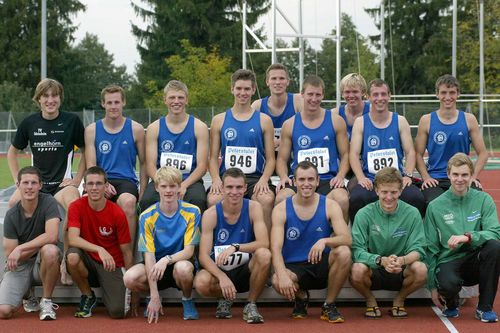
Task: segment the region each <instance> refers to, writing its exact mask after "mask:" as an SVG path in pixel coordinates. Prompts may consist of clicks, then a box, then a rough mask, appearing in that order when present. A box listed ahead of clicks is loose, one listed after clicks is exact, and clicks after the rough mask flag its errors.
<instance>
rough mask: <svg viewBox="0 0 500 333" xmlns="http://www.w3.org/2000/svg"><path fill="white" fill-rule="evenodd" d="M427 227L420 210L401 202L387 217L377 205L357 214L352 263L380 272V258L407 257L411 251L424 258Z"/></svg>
mask: <svg viewBox="0 0 500 333" xmlns="http://www.w3.org/2000/svg"><path fill="white" fill-rule="evenodd" d="M424 247H425V239H424V226H423V222H422V218H421V217H420V213H419V212H418V210H417V209H416V208H415V207H413V206H411V205H409V204H407V203H405V202H403V201H401V200H399V201H398V207H397V209H396V211H394V212H393V213H386V212H385V211H384V210H382V208H381V207H380V203H379V202H378V201H376V202H373V203H371V204H368V205H366V206H365V207H363V208H362V209H360V210H359V211H358V213H357V214H356V217H355V219H354V224H353V227H352V257H353V258H352V259H353V262H359V263H363V264H365V265H367V266H368V267H370V268H378V266H377V264H376V263H375V259H376V258H377V256H379V255H380V256H383V257H387V256H390V255H391V254H395V255H397V256H398V257H399V256H404V255H406V254H408V253H410V252H412V251H416V252H418V253H419V254H420V260H421V261H423V260H424V256H425V248H424Z"/></svg>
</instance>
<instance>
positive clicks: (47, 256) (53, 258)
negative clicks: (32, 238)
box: [40, 244, 60, 264]
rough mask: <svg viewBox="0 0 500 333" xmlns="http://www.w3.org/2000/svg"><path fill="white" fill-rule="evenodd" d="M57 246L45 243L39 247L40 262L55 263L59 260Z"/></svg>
mask: <svg viewBox="0 0 500 333" xmlns="http://www.w3.org/2000/svg"><path fill="white" fill-rule="evenodd" d="M59 254H60V252H59V248H58V247H57V246H55V245H54V244H46V245H44V246H42V248H41V249H40V256H41V258H42V263H45V264H55V263H57V262H59V259H60V258H59Z"/></svg>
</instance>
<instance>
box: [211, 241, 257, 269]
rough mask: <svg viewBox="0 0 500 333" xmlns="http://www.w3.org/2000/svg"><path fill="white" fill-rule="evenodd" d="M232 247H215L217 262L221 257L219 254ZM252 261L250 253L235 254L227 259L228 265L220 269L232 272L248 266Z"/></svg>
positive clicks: (225, 264)
mask: <svg viewBox="0 0 500 333" xmlns="http://www.w3.org/2000/svg"><path fill="white" fill-rule="evenodd" d="M229 246H231V245H220V246H214V255H215V260H216V261H217V258H218V257H219V254H221V253H222V252H223V251H224V250H225V249H227V248H228V247H229ZM249 260H250V253H246V252H240V251H238V252H235V253H233V254H231V256H229V258H228V259H227V261H226V263H224V264H223V265H222V267H220V269H222V270H224V271H230V270H232V269H234V268H236V267H240V266H242V265H244V264H246V263H247V262H248V261H249Z"/></svg>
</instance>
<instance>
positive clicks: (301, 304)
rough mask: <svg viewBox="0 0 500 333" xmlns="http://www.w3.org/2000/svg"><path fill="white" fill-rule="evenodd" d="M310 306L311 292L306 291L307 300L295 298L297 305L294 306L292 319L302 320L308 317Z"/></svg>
mask: <svg viewBox="0 0 500 333" xmlns="http://www.w3.org/2000/svg"><path fill="white" fill-rule="evenodd" d="M308 306H309V292H308V291H306V297H305V298H298V297H295V304H294V306H293V311H292V318H294V319H302V318H305V317H307V307H308Z"/></svg>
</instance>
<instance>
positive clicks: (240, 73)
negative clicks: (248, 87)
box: [231, 69, 257, 88]
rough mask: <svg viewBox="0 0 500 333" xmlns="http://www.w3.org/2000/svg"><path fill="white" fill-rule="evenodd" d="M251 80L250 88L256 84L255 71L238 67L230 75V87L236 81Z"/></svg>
mask: <svg viewBox="0 0 500 333" xmlns="http://www.w3.org/2000/svg"><path fill="white" fill-rule="evenodd" d="M240 80H242V81H251V82H252V88H254V87H255V86H256V85H257V79H256V78H255V73H254V72H252V71H250V70H248V69H238V70H237V71H236V72H234V73H233V75H231V87H234V85H235V84H236V81H240Z"/></svg>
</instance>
